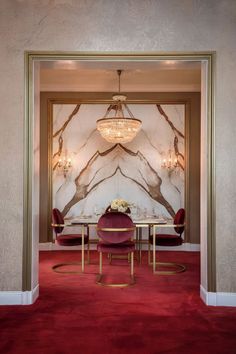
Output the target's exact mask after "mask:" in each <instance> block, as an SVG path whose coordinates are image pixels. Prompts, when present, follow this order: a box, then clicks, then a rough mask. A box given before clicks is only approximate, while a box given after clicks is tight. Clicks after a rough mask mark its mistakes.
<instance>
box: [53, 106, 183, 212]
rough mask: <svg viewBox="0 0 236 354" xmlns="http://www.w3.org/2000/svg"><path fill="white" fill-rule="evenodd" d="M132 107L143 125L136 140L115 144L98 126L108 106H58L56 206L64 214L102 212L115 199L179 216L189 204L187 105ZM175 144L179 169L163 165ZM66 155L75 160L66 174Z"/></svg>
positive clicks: (174, 151) (141, 209)
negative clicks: (186, 181)
mask: <svg viewBox="0 0 236 354" xmlns="http://www.w3.org/2000/svg"><path fill="white" fill-rule="evenodd" d="M130 107H131V110H132V112H134V114H135V116H137V117H142V121H143V128H142V130H141V132H140V133H139V135H138V136H137V137H136V138H135V139H134V140H133V141H132V142H131V143H128V144H125V145H122V144H114V145H111V144H109V143H107V142H106V141H105V140H104V139H102V137H101V136H100V134H99V133H98V132H97V131H96V129H94V127H96V119H98V118H99V117H100V116H102V111H103V112H104V111H105V108H106V105H104V104H103V105H101V104H100V105H99V104H93V105H89V104H81V105H79V104H78V105H66V104H63V105H58V104H56V105H54V110H53V113H54V114H53V115H54V116H53V166H52V172H53V188H52V190H53V206H55V207H58V208H59V209H61V210H62V213H63V215H65V216H74V215H80V214H89V215H91V214H93V213H94V212H96V210H99V211H100V212H102V211H103V210H104V209H105V208H106V206H107V205H108V204H109V203H110V201H111V200H112V199H113V198H115V197H122V198H124V199H126V200H128V201H129V202H131V203H132V204H133V209H134V211H135V212H137V208H139V209H140V210H139V212H140V213H145V214H148V215H153V214H158V215H163V216H172V217H173V216H174V214H175V212H176V210H177V209H178V208H179V207H181V206H184V120H185V117H184V105H160V104H157V105H154V104H152V105H151V104H149V105H144V104H142V105H141V104H136V105H135V104H133V105H130ZM100 112H101V114H100ZM170 148H171V149H172V151H173V154H174V156H175V158H177V160H178V168H177V169H176V170H167V169H163V168H162V167H161V162H162V159H163V158H164V157H167V152H168V150H169V149H170ZM65 156H67V157H70V158H71V160H72V169H71V170H70V171H69V172H68V174H67V175H66V178H64V176H62V173H61V172H60V169H59V168H58V159H59V157H60V158H63V157H65ZM140 206H141V207H140Z"/></svg>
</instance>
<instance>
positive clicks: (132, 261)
mask: <svg viewBox="0 0 236 354" xmlns="http://www.w3.org/2000/svg"><path fill="white" fill-rule="evenodd" d="M102 279H103V274H102V252H100V253H99V274H98V276H97V280H96V283H97V284H99V285H101V286H108V287H116V288H124V287H127V286H131V285H134V284H135V277H134V253H133V252H131V262H130V282H129V283H105V282H103V280H102Z"/></svg>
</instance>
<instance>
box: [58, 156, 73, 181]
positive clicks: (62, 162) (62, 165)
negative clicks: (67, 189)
mask: <svg viewBox="0 0 236 354" xmlns="http://www.w3.org/2000/svg"><path fill="white" fill-rule="evenodd" d="M57 168H58V169H59V171H62V173H63V176H64V178H66V176H67V174H68V172H69V171H70V170H71V168H72V161H71V158H67V157H64V158H63V159H61V158H60V159H59V160H58V164H57Z"/></svg>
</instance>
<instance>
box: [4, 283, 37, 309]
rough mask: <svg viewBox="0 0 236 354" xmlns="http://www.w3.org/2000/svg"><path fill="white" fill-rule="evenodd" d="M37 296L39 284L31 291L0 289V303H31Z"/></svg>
mask: <svg viewBox="0 0 236 354" xmlns="http://www.w3.org/2000/svg"><path fill="white" fill-rule="evenodd" d="M38 296H39V285H37V286H36V287H35V288H34V289H33V290H31V291H0V305H32V304H33V303H34V302H35V300H36V299H37V297H38Z"/></svg>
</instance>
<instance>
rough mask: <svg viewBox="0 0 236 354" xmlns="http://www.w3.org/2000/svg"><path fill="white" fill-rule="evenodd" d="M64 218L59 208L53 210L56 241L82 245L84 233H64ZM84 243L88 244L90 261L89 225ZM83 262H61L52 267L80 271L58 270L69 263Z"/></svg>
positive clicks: (59, 271) (61, 244) (56, 270)
mask: <svg viewBox="0 0 236 354" xmlns="http://www.w3.org/2000/svg"><path fill="white" fill-rule="evenodd" d="M64 226H65V224H64V218H63V216H62V213H61V212H60V210H58V209H57V208H54V209H53V210H52V227H53V229H54V231H55V234H56V241H57V243H58V245H60V246H81V245H82V234H78V233H76V234H68V233H66V234H62V231H63V229H64ZM84 244H85V245H86V244H87V259H88V263H89V227H88V226H87V229H86V235H84ZM80 264H81V263H78V262H77V263H60V264H56V265H54V266H53V267H52V269H53V270H54V271H55V272H57V273H80V272H77V271H62V270H58V269H59V268H61V267H64V266H69V265H80Z"/></svg>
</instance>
